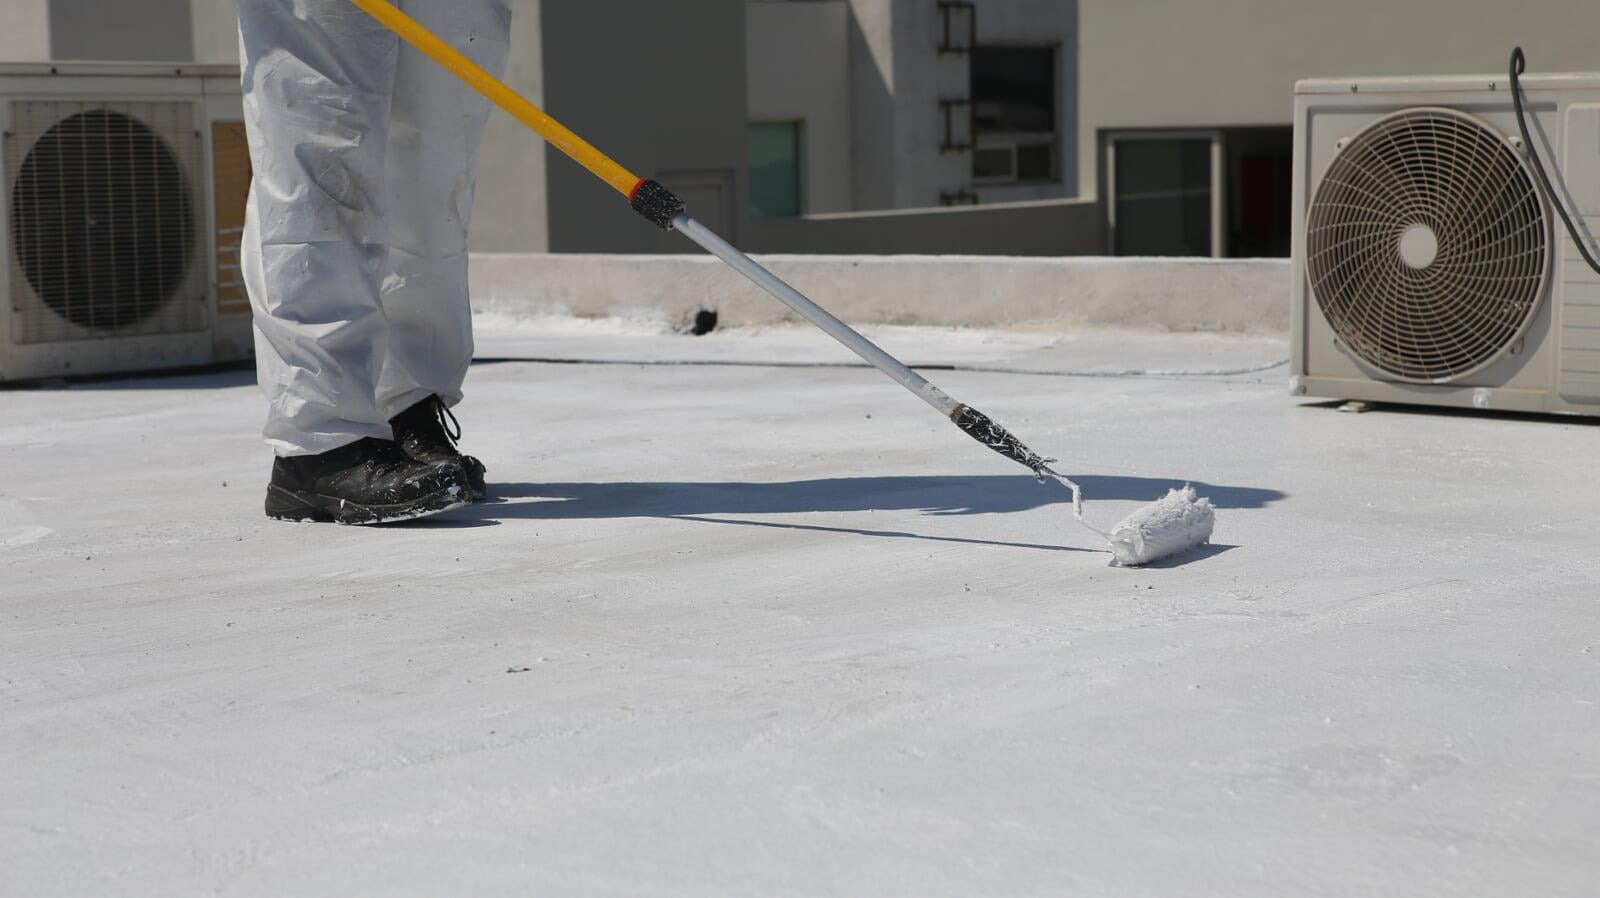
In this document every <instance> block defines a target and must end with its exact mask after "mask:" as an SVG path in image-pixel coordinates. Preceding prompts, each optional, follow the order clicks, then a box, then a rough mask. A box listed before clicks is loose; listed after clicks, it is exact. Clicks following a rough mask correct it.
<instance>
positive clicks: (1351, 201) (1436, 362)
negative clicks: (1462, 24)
mask: <svg viewBox="0 0 1600 898" xmlns="http://www.w3.org/2000/svg"><path fill="white" fill-rule="evenodd" d="M1549 253H1550V240H1549V224H1548V221H1547V216H1546V214H1545V207H1544V203H1543V201H1542V199H1541V197H1540V194H1539V192H1538V188H1537V187H1536V186H1535V185H1534V181H1533V179H1532V178H1531V177H1530V176H1529V173H1528V171H1527V169H1526V167H1525V166H1524V163H1523V160H1522V158H1521V156H1520V154H1519V153H1518V152H1517V151H1516V150H1515V149H1514V148H1513V147H1512V145H1511V144H1509V143H1507V141H1506V140H1505V139H1504V138H1502V137H1501V136H1500V135H1499V134H1497V133H1495V131H1494V130H1493V129H1491V128H1490V127H1489V126H1487V125H1485V124H1483V123H1482V122H1480V121H1479V120H1477V119H1475V118H1472V117H1471V116H1467V115H1464V114H1462V113H1460V112H1456V111H1454V110H1450V109H1439V108H1418V109H1410V110H1406V111H1403V112H1398V113H1395V114H1393V115H1390V116H1387V117H1385V118H1383V119H1380V120H1379V121H1377V122H1376V123H1374V124H1373V125H1371V126H1370V127H1368V128H1367V129H1365V130H1363V131H1362V132H1361V133H1359V134H1357V135H1356V136H1355V137H1353V138H1351V139H1350V140H1349V141H1348V142H1347V143H1346V145H1344V146H1343V147H1342V149H1341V150H1340V151H1339V154H1338V155H1337V156H1335V157H1334V159H1333V162H1332V164H1331V165H1330V166H1329V168H1328V172H1327V174H1326V175H1324V176H1323V179H1322V182H1321V184H1320V185H1319V186H1318V187H1317V190H1316V195H1315V197H1314V198H1313V199H1312V203H1311V208H1310V212H1309V215H1308V217H1307V225H1306V273H1307V277H1308V278H1309V280H1310V284H1311V290H1312V293H1313V294H1314V295H1315V297H1316V300H1317V304H1318V305H1319V306H1320V307H1321V308H1322V312H1323V314H1324V315H1325V316H1326V317H1327V319H1328V322H1329V323H1330V324H1331V325H1332V327H1333V330H1334V332H1335V333H1336V334H1337V335H1338V337H1339V339H1340V340H1341V341H1343V342H1344V344H1345V345H1346V346H1348V347H1349V348H1350V349H1351V350H1352V351H1353V352H1354V353H1355V354H1356V355H1358V356H1360V357H1361V358H1362V359H1363V360H1364V361H1366V362H1367V363H1369V364H1371V365H1373V366H1374V367H1376V368H1378V369H1380V370H1382V371H1384V372H1386V373H1388V374H1390V375H1393V376H1394V377H1396V378H1399V379H1402V380H1408V381H1416V382H1434V383H1437V382H1445V381H1451V380H1456V379H1459V378H1462V377H1465V376H1467V375H1470V374H1472V373H1474V372H1477V371H1479V370H1482V369H1483V368H1484V367H1485V366H1487V365H1489V364H1491V363H1493V362H1494V361H1495V360H1496V359H1498V358H1500V357H1501V355H1502V354H1503V353H1505V352H1506V351H1507V350H1508V349H1510V348H1511V347H1512V346H1513V345H1514V344H1515V342H1516V341H1517V340H1518V339H1519V338H1520V337H1521V336H1522V334H1523V332H1524V331H1525V330H1526V329H1527V327H1528V325H1529V323H1530V322H1531V321H1532V319H1533V317H1534V315H1535V313H1536V312H1537V311H1538V307H1539V300H1540V297H1542V296H1543V295H1544V290H1545V280H1546V277H1547V275H1548V271H1549V267H1550V266H1549Z"/></svg>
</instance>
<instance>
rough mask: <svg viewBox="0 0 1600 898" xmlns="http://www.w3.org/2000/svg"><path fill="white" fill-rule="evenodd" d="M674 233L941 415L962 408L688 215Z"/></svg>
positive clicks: (679, 219) (680, 216)
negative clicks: (689, 241)
mask: <svg viewBox="0 0 1600 898" xmlns="http://www.w3.org/2000/svg"><path fill="white" fill-rule="evenodd" d="M672 227H673V229H674V230H677V231H680V232H682V233H683V235H684V236H685V237H688V238H689V239H690V240H693V241H694V242H695V243H698V244H700V246H702V247H704V248H705V250H706V252H709V253H711V254H712V255H713V256H716V257H717V258H719V259H721V260H722V261H724V262H726V263H728V264H729V265H731V266H732V267H733V268H734V269H735V270H736V271H738V272H739V273H740V274H742V275H744V276H745V277H747V278H749V279H750V280H752V281H754V282H755V283H756V286H758V287H760V288H761V289H763V290H765V291H767V292H768V293H771V294H772V295H773V296H774V297H776V298H777V300H778V301H779V302H781V303H783V304H784V305H786V306H788V307H789V308H791V309H793V310H794V311H795V313H796V314H798V315H800V316H801V317H802V318H804V319H806V320H807V321H809V322H811V323H812V324H815V325H816V326H817V327H820V328H822V330H823V331H824V332H825V333H827V335H828V336H830V337H832V338H834V339H835V340H838V341H839V342H840V343H843V344H844V345H845V347H846V348H848V349H849V350H850V351H851V352H854V353H855V354H856V355H858V356H861V357H862V358H863V359H865V360H866V361H867V363H868V364H870V365H871V366H872V367H874V368H877V369H878V370H879V371H882V372H883V373H884V374H887V375H889V376H890V377H892V378H894V379H895V381H896V382H898V383H899V384H900V385H901V386H903V387H905V388H906V389H907V390H910V391H911V392H912V393H914V394H916V396H917V398H919V399H921V400H922V401H923V402H926V403H927V404H929V405H931V406H933V407H934V408H935V409H938V411H939V413H940V414H941V415H944V416H945V417H946V418H952V417H953V416H955V414H956V413H957V412H958V411H959V410H960V409H961V408H962V405H961V403H959V402H957V401H955V400H954V399H951V398H950V397H949V396H948V395H947V394H946V393H945V392H944V391H943V390H941V389H939V388H938V387H936V386H934V385H933V384H931V383H928V381H927V380H926V379H924V378H923V376H922V375H920V374H918V373H917V372H915V371H912V370H911V369H910V368H907V367H906V366H905V365H904V364H903V363H902V362H901V361H900V360H899V359H897V358H895V357H894V356H892V355H890V354H888V353H887V352H884V351H883V350H882V349H879V348H878V345H877V344H876V343H873V342H872V341H871V340H868V339H867V338H866V337H863V336H861V335H860V334H858V333H856V332H855V330H854V329H852V328H851V327H850V325H848V324H845V323H844V322H843V321H840V320H839V319H837V318H835V317H833V315H832V314H831V313H830V312H828V310H827V309H824V308H823V307H821V306H819V305H817V304H816V303H814V302H812V301H811V300H809V299H806V297H805V295H804V294H802V293H801V292H800V291H799V290H796V289H795V288H793V287H791V286H789V285H788V284H787V283H785V282H784V281H783V280H782V279H781V278H779V277H778V276H777V275H775V274H773V273H772V272H770V271H768V270H767V269H765V268H763V267H762V266H761V264H760V263H759V262H757V261H756V260H754V259H752V258H750V257H749V256H747V255H745V254H744V253H742V252H740V251H739V250H738V248H736V247H734V246H733V245H732V244H730V243H728V241H726V240H723V239H722V238H721V237H718V236H717V235H716V233H715V232H714V231H712V230H711V229H710V228H708V227H706V226H705V225H703V224H701V223H700V222H698V221H695V220H694V219H692V218H690V217H689V215H688V214H687V213H679V214H678V216H677V217H676V218H674V219H673V220H672Z"/></svg>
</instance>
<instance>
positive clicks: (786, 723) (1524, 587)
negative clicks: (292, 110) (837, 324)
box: [0, 320, 1600, 898]
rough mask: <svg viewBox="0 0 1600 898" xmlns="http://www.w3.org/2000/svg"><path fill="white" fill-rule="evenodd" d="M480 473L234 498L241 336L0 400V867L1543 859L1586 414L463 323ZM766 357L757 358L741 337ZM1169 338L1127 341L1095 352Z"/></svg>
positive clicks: (976, 342)
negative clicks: (367, 521) (332, 513)
mask: <svg viewBox="0 0 1600 898" xmlns="http://www.w3.org/2000/svg"><path fill="white" fill-rule="evenodd" d="M483 323H484V326H485V332H484V333H483V334H482V339H481V340H480V352H481V353H482V354H483V355H484V356H486V357H495V358H500V359H507V358H523V359H527V358H541V359H590V360H594V361H612V362H662V361H676V362H681V361H696V360H698V361H709V362H721V363H731V364H719V365H662V364H652V365H643V364H555V363H551V362H515V361H507V362H500V363H496V364H482V365H479V366H476V367H475V368H474V369H473V371H472V374H471V376H470V378H469V380H468V385H467V386H468V399H467V401H466V402H465V403H464V404H463V405H462V406H461V407H460V408H459V409H458V410H457V411H458V413H459V415H460V418H461V421H462V424H463V425H464V427H465V430H466V438H465V442H464V446H465V448H467V449H468V450H470V451H473V452H475V453H477V454H479V455H480V456H481V457H482V458H483V459H484V461H485V462H486V463H487V464H488V466H489V472H490V482H491V491H492V493H493V494H494V495H493V498H492V500H491V501H490V502H488V503H485V504H482V505H478V506H475V507H472V508H470V509H465V510H462V511H458V512H454V513H452V514H450V515H448V516H445V517H443V518H439V519H434V520H432V521H425V522H418V523H415V524H410V525H400V526H393V527H386V528H370V529H361V528H339V527H334V526H331V525H291V524H282V523H277V522H271V521H268V520H266V519H265V518H264V517H263V516H262V514H261V501H262V494H263V489H264V485H265V478H266V475H267V470H268V466H269V456H268V454H267V452H266V450H265V449H264V448H263V446H262V444H261V443H260V441H259V439H258V436H257V434H258V432H259V428H260V424H261V420H262V416H263V403H262V400H261V399H260V396H259V394H258V393H257V392H256V391H255V388H254V386H253V383H252V382H251V381H252V379H251V378H250V376H249V375H247V374H244V373H224V374H210V375H203V376H184V377H171V378H144V379H127V380H118V381H108V382H99V383H91V384H79V385H75V386H70V387H57V388H48V389H37V390H20V391H8V392H6V393H5V394H4V397H3V398H4V403H5V406H6V410H7V414H6V416H5V418H4V420H3V421H0V453H3V456H4V458H5V466H4V470H5V476H4V478H3V479H0V758H4V759H5V761H4V763H0V869H3V870H5V871H7V872H6V874H5V876H4V878H3V881H0V893H4V894H8V895H29V896H33V898H38V896H49V895H84V894H102V895H179V894H197V893H201V892H215V893H217V894H222V895H230V896H244V895H262V896H267V895H313V894H323V895H333V894H337V895H344V896H356V895H385V896H393V895H465V894H546V895H567V896H570V895H597V896H598V895H641V896H643V895H650V896H657V895H659V896H669V895H670V896H679V895H681V896H704V895H716V894H725V895H802V894H804V895H884V896H887V895H908V896H909V895H915V896H933V895H1046V894H1052V895H1054V894H1080V895H1179V894H1182V895H1215V896H1229V898H1240V896H1262V898H1267V896H1272V898H1278V896H1284V895H1316V896H1344V895H1354V894H1362V895H1405V896H1408V898H1417V896H1430V895H1465V894H1484V895H1513V894H1517V895H1534V894H1538V895H1579V894H1584V893H1586V892H1588V890H1590V889H1592V888H1593V886H1594V884H1595V882H1597V881H1600V859H1597V857H1596V855H1595V852H1594V834H1595V832H1597V831H1600V777H1597V774H1596V772H1597V771H1600V612H1597V607H1600V601H1597V600H1600V586H1597V581H1600V553H1597V552H1596V542H1595V520H1596V495H1597V493H1596V488H1595V478H1594V470H1593V466H1594V458H1595V451H1594V446H1595V438H1596V434H1597V431H1596V429H1595V426H1594V425H1592V424H1589V423H1586V422H1583V421H1577V420H1557V419H1542V418H1527V417H1511V416H1495V415H1467V414H1444V413H1429V412H1420V411H1408V410H1400V409H1383V410H1380V411H1377V412H1374V413H1370V414H1364V415H1353V414H1341V413H1339V412H1338V411H1336V410H1334V409H1333V408H1332V407H1330V406H1329V405H1327V404H1310V403H1306V402H1304V401H1301V400H1295V399H1291V398H1290V397H1289V395H1288V391H1287V384H1286V377H1287V375H1286V370H1285V369H1284V368H1282V367H1278V368H1269V369H1267V370H1255V371H1253V373H1235V374H1226V375H1217V374H1182V373H1174V372H1184V371H1188V372H1215V371H1251V370H1252V369H1260V368H1262V367H1263V366H1266V365H1270V364H1271V363H1272V362H1274V361H1276V360H1277V359H1279V358H1281V357H1282V356H1284V355H1285V354H1286V353H1285V352H1284V350H1283V347H1282V341H1281V340H1268V339H1262V338H1236V337H1235V338H1230V337H1216V336H1204V335H1189V336H1184V335H1160V336H1157V335H1138V334H1130V333H1114V332H1087V333H1079V334H1072V335H1052V334H1027V333H973V332H961V331H921V330H916V329H910V328H879V329H875V330H874V334H875V335H877V336H878V337H880V338H881V339H883V340H884V342H885V343H886V344H887V345H888V347H889V348H890V349H891V350H892V351H896V352H899V353H901V354H903V355H904V356H905V357H906V358H907V359H908V360H911V361H915V362H919V363H923V364H935V363H951V364H961V365H979V366H988V367H1009V368H1027V369H1029V370H1052V371H1058V372H1059V371H1069V372H1077V373H1079V374H1102V375H1104V374H1112V373H1115V372H1122V374H1120V375H1118V376H1049V375H1044V374H1014V373H985V372H974V371H933V372H930V373H931V376H932V377H933V379H934V380H935V382H937V383H938V384H939V385H940V386H942V387H943V388H945V389H946V390H947V391H949V392H950V393H952V394H953V395H955V396H956V397H957V398H959V399H962V400H964V401H966V402H969V403H971V404H972V405H974V406H976V407H978V408H980V409H982V410H984V411H986V412H988V413H990V414H991V415H993V416H995V417H996V418H999V419H1001V420H1003V421H1004V422H1006V423H1007V424H1009V425H1011V426H1012V428H1013V430H1015V431H1016V432H1017V433H1018V435H1019V436H1021V437H1022V438H1023V439H1024V440H1025V441H1027V442H1028V443H1029V444H1030V445H1031V446H1033V448H1035V449H1037V450H1039V451H1041V452H1045V453H1046V454H1050V455H1055V456H1058V457H1059V458H1061V459H1063V461H1062V466H1063V470H1064V471H1065V472H1069V473H1071V474H1075V475H1079V476H1080V477H1081V479H1082V483H1083V485H1084V486H1085V488H1086V490H1087V493H1088V495H1089V497H1090V500H1091V501H1090V505H1089V511H1090V515H1091V516H1092V517H1093V518H1095V519H1096V520H1097V522H1098V523H1100V524H1101V525H1106V524H1110V523H1113V522H1114V521H1115V520H1117V519H1118V518H1120V517H1121V516H1122V515H1123V514H1125V513H1127V512H1128V511H1131V510H1132V509H1134V508H1136V507H1137V506H1138V505H1139V504H1140V503H1142V502H1145V501H1148V500H1151V499H1154V498H1156V497H1157V496H1159V495H1160V494H1161V493H1162V492H1163V491H1164V490H1165V489H1166V488H1167V487H1168V486H1173V485H1181V484H1183V483H1185V482H1193V483H1195V484H1197V485H1199V486H1200V488H1201V492H1202V493H1205V494H1208V495H1210V496H1211V497H1212V498H1213V500H1214V501H1215V502H1216V504H1217V506H1218V507H1219V509H1220V511H1219V519H1218V528H1217V535H1216V543H1217V545H1215V546H1213V547H1211V548H1210V549H1208V550H1205V551H1202V552H1200V553H1196V554H1194V555H1191V556H1187V557H1184V558H1181V559H1177V560H1176V561H1174V562H1173V563H1171V564H1169V565H1166V566H1162V567H1160V568H1158V569H1152V570H1125V569H1116V568H1112V567H1109V566H1108V561H1109V555H1108V554H1106V553H1105V551H1104V547H1103V546H1102V545H1100V544H1099V543H1098V541H1097V539H1096V537H1095V536H1094V535H1093V534H1091V533H1089V532H1087V531H1086V530H1083V529H1081V528H1078V527H1076V526H1074V524H1073V523H1072V521H1071V519H1070V516H1069V514H1068V511H1067V509H1066V507H1065V506H1064V505H1063V504H1062V500H1063V499H1064V498H1065V495H1066V494H1065V491H1064V490H1062V489H1061V488H1060V487H1059V486H1042V485H1039V484H1036V483H1035V482H1034V481H1033V480H1032V479H1031V478H1029V477H1028V476H1026V473H1025V472H1023V471H1022V470H1021V469H1019V468H1016V467H1015V466H1012V465H1010V464H1009V463H1007V462H1005V461H1004V460H1002V459H1000V458H999V457H997V456H994V455H992V454H990V453H988V452H987V451H986V450H984V449H983V448H981V447H979V446H978V445H977V444H975V443H973V442H972V441H970V440H968V439H967V438H965V437H964V436H962V435H961V434H960V433H959V432H958V431H957V430H955V429H954V428H953V427H952V426H951V425H950V424H948V423H947V422H945V421H942V420H940V419H939V418H938V417H937V416H936V415H934V414H932V413H931V412H930V411H929V410H928V409H927V408H926V407H924V406H923V405H921V403H919V402H917V401H915V400H914V399H913V398H912V397H911V396H909V395H907V394H906V393H904V392H903V391H902V390H901V389H900V388H899V387H897V386H895V385H893V384H892V383H890V382H889V381H888V380H886V379H885V378H883V377H881V376H880V375H878V374H876V373H875V372H872V371H868V370H860V369H854V368H837V367H802V366H800V363H814V362H826V363H836V362H848V361H850V358H851V357H849V356H847V355H845V354H844V353H843V351H842V350H839V349H838V348H837V347H834V346H833V345H832V344H831V343H829V342H827V341H826V339H825V338H823V337H821V336H820V335H817V334H815V333H812V332H810V331H807V330H802V329H798V328H795V329H787V328H777V329H769V330H764V331H759V332H733V333H720V332H719V333H713V334H711V335H710V336H707V337H703V338H689V337H679V336H673V335H668V334H662V333H660V332H659V331H660V328H659V327H656V326H654V325H650V324H648V323H646V324H645V325H641V326H621V325H616V324H615V323H608V322H593V323H583V322H569V323H568V324H567V325H565V326H554V325H552V326H549V327H541V326H537V323H534V324H529V323H528V322H520V323H519V322H506V321H496V320H485V321H484V322H483ZM758 362H760V363H769V362H782V363H791V364H790V366H771V365H756V364H753V363H758ZM1138 371H1146V372H1149V371H1159V372H1165V373H1161V374H1129V373H1127V372H1138Z"/></svg>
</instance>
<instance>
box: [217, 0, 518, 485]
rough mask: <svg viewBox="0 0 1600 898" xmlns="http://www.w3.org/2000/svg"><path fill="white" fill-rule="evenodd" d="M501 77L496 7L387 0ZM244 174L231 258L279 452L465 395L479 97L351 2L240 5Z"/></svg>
mask: <svg viewBox="0 0 1600 898" xmlns="http://www.w3.org/2000/svg"><path fill="white" fill-rule="evenodd" d="M396 5H397V6H399V7H400V8H401V9H402V10H403V11H404V12H406V13H407V14H408V15H410V16H411V17H412V18H415V19H416V20H418V21H419V22H420V23H422V25H424V26H425V27H427V28H428V29H429V30H430V31H432V32H433V33H434V34H437V35H438V36H439V37H441V38H442V39H444V40H445V41H446V42H448V43H450V44H451V45H452V46H454V47H456V48H457V49H458V50H460V51H462V52H463V53H465V54H466V55H467V56H468V57H469V58H471V59H472V60H473V61H475V62H477V63H478V64H479V65H481V66H483V67H484V68H485V69H488V70H489V71H490V72H493V73H496V74H498V73H499V72H500V71H502V70H503V69H504V67H505V61H506V53H507V50H508V45H509V40H510V24H511V12H510V7H509V0H398V2H397V3H396ZM239 45H240V58H241V60H242V63H243V66H244V71H243V89H244V111H245V125H246V130H247V131H248V133H249V137H250V158H251V162H252V164H253V166H254V169H255V180H254V182H253V183H252V185H251V190H250V203H249V208H248V211H247V213H246V216H245V218H246V220H245V233H244V246H243V252H242V264H243V268H244V278H245V284H246V287H247V288H248V290H249V293H250V302H251V306H252V308H253V309H254V312H255V326H256V368H257V374H258V377H259V380H260V383H261V386H262V389H263V390H264V391H265V392H266V394H267V400H268V415H267V425H266V430H265V436H266V439H267V443H268V444H269V445H270V446H272V447H273V450H274V451H275V452H277V453H278V454H279V455H307V454H315V453H320V452H326V451H328V450H329V449H336V448H338V447H339V446H343V445H345V444H346V443H351V442H354V441H355V440H358V439H360V438H362V437H367V436H376V437H382V438H385V439H387V438H389V437H390V435H391V434H390V430H389V426H388V423H387V422H388V420H389V418H391V417H393V416H394V415H395V414H396V413H398V412H400V411H402V410H404V409H405V408H407V407H409V406H410V405H412V404H414V403H415V402H417V401H419V400H421V399H423V398H425V397H427V396H428V395H429V394H433V393H437V394H438V395H439V396H440V397H441V398H443V399H444V401H445V402H446V403H447V404H449V405H454V404H455V403H457V402H459V401H460V399H461V384H462V381H463V380H464V379H465V377H466V371H467V366H468V364H469V363H470V362H471V359H472V315H471V309H470V306H469V304H468V293H467V225H468V222H469V221H470V220H471V217H472V201H473V170H474V168H475V166H476V164H477V156H478V144H479V138H480V137H481V135H482V133H483V126H484V123H485V121H486V120H487V118H488V115H489V103H488V101H487V100H484V99H483V98H481V97H479V96H478V95H477V94H476V93H474V92H473V91H472V90H471V89H470V88H468V87H466V86H465V85H464V84H462V83H461V82H460V81H459V80H458V79H456V78H455V76H453V75H451V74H450V73H449V72H447V71H445V70H444V69H443V68H441V67H440V66H439V65H437V64H436V63H434V62H433V61H432V60H429V59H428V58H427V57H425V56H423V55H422V54H420V53H418V52H417V51H416V50H414V49H412V48H411V47H410V46H408V45H405V44H404V43H402V42H401V41H400V40H399V38H398V37H396V36H395V35H394V34H393V33H392V32H390V31H389V30H388V29H386V28H384V26H383V25H381V24H380V23H378V22H377V21H376V20H374V19H372V18H371V17H370V16H368V15H367V14H366V13H364V12H362V11H361V10H360V9H359V8H357V7H356V6H354V5H353V4H351V3H350V2H348V0H239Z"/></svg>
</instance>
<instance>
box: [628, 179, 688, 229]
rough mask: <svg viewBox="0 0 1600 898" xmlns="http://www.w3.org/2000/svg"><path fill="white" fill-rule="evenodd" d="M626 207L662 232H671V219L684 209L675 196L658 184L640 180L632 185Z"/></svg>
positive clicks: (680, 213) (680, 201)
mask: <svg viewBox="0 0 1600 898" xmlns="http://www.w3.org/2000/svg"><path fill="white" fill-rule="evenodd" d="M628 205H630V206H632V207H633V211H635V212H637V213H639V214H640V215H642V216H644V217H645V219H646V220H647V221H649V222H650V223H651V224H653V225H655V226H656V227H658V228H660V229H661V230H663V231H670V230H672V221H673V219H675V218H677V217H678V216H679V215H682V214H683V213H684V210H685V208H686V207H685V206H684V204H683V200H681V199H678V195H677V194H675V193H673V192H672V191H670V190H668V189H667V188H665V187H662V186H661V184H660V182H658V181H649V180H641V181H640V182H639V183H637V184H635V185H633V192H632V193H631V194H629V195H628Z"/></svg>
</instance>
